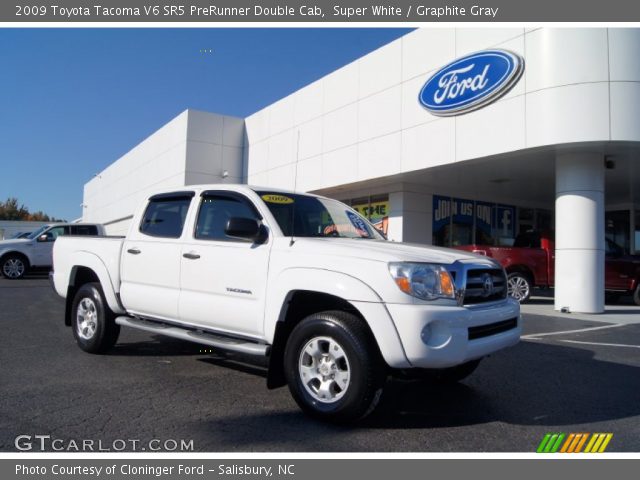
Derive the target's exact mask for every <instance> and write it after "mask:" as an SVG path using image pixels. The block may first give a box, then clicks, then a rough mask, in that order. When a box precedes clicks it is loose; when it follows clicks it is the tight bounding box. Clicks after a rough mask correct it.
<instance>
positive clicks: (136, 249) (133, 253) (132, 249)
mask: <svg viewBox="0 0 640 480" xmlns="http://www.w3.org/2000/svg"><path fill="white" fill-rule="evenodd" d="M127 252H128V253H131V254H132V255H138V254H139V253H141V252H140V249H138V248H130V249H129V250H127Z"/></svg>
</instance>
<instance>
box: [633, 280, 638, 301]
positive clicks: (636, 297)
mask: <svg viewBox="0 0 640 480" xmlns="http://www.w3.org/2000/svg"><path fill="white" fill-rule="evenodd" d="M633 303H635V304H636V305H638V306H640V281H638V285H636V289H635V290H634V291H633Z"/></svg>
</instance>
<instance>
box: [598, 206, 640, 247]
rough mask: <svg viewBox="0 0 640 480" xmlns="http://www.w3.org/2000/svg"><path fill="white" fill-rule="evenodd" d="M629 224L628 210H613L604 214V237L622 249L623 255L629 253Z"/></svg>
mask: <svg viewBox="0 0 640 480" xmlns="http://www.w3.org/2000/svg"><path fill="white" fill-rule="evenodd" d="M630 223H631V214H630V211H629V210H615V211H612V212H605V214H604V224H605V237H606V238H607V239H608V240H610V241H612V242H613V243H615V244H616V245H619V246H620V247H622V249H623V250H624V252H625V253H629V251H630V250H631V245H630V243H631V242H630V241H629V240H630V239H629V232H630V231H631V225H630ZM636 226H637V224H636Z"/></svg>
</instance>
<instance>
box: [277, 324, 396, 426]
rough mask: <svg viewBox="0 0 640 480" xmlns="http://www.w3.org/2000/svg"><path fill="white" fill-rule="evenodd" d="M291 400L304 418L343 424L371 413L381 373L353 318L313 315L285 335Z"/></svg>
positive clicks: (372, 345) (370, 342)
mask: <svg viewBox="0 0 640 480" xmlns="http://www.w3.org/2000/svg"><path fill="white" fill-rule="evenodd" d="M284 362H285V363H284V370H285V376H286V379H287V383H288V385H289V390H290V391H291V395H292V396H293V398H294V399H295V401H296V402H297V403H298V405H299V406H300V408H301V409H302V410H303V411H304V412H306V413H308V414H309V415H311V416H313V417H316V418H319V419H322V420H329V421H333V422H349V421H355V420H358V419H360V418H363V417H365V416H366V415H368V414H369V413H371V412H372V411H373V410H374V408H375V406H376V404H377V403H378V400H379V399H380V395H381V394H382V385H383V382H384V380H385V376H386V375H385V374H386V368H385V366H384V363H383V361H382V359H381V358H380V354H379V352H378V350H377V347H376V345H375V341H374V340H373V339H372V338H371V334H370V333H369V331H368V330H367V328H366V327H365V325H364V324H363V321H362V320H361V319H359V318H358V317H356V316H354V315H352V314H350V313H347V312H341V311H328V312H322V313H316V314H313V315H310V316H309V317H307V318H305V319H304V320H302V321H301V322H300V323H299V324H298V325H296V327H295V328H294V329H293V331H292V332H291V336H290V337H289V339H288V341H287V346H286V348H285V354H284Z"/></svg>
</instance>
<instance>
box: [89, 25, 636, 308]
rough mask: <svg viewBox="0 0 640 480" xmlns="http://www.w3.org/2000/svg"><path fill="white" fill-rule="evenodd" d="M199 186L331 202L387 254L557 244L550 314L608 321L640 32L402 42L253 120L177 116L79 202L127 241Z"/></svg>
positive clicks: (629, 216)
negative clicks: (142, 208)
mask: <svg viewBox="0 0 640 480" xmlns="http://www.w3.org/2000/svg"><path fill="white" fill-rule="evenodd" d="M492 56H493V57H496V58H498V57H499V56H502V57H503V58H507V60H500V61H506V62H507V63H505V65H506V66H505V69H506V70H505V72H504V76H501V77H500V78H491V74H492V72H493V70H495V68H498V67H496V65H497V64H496V63H491V61H493V60H491V59H489V60H487V58H488V57H492ZM509 59H510V60H509ZM498 60H499V59H498ZM508 62H511V63H513V64H509V63H508ZM487 65H488V66H487ZM492 69H493V70H492ZM503 77H504V78H503ZM492 89H493V90H492ZM427 97H429V98H427ZM430 98H431V99H430ZM202 183H248V184H250V185H259V186H264V187H270V188H283V189H296V190H297V191H308V192H314V193H319V194H322V195H326V196H329V197H333V198H337V199H339V200H343V201H345V202H347V203H349V204H351V205H352V206H354V207H355V208H357V209H358V210H359V211H360V212H362V213H364V214H365V215H367V216H369V217H370V218H371V220H372V221H373V222H374V223H377V224H379V225H380V226H381V227H382V228H384V230H385V232H386V234H387V236H388V238H389V239H391V240H394V241H404V242H416V243H424V244H433V245H440V246H457V245H466V244H471V243H478V244H480V243H482V244H487V243H490V244H494V245H512V244H513V241H514V238H515V236H516V235H517V234H518V233H520V232H525V231H527V230H531V229H536V230H540V231H551V230H554V231H555V245H556V253H555V269H556V287H555V308H556V309H557V310H560V309H563V308H567V309H568V310H569V311H574V312H585V313H598V312H602V311H603V309H604V258H605V250H606V242H605V238H608V239H610V240H612V241H614V242H615V243H617V244H619V245H620V246H622V247H623V248H624V249H626V250H627V251H628V252H630V253H634V252H635V253H640V29H619V28H531V29H529V28H500V29H497V28H429V29H419V30H416V31H413V32H411V33H409V34H407V35H405V36H404V37H402V38H400V39H398V40H396V41H394V42H392V43H390V44H388V45H385V46H383V47H382V48H380V49H378V50H376V51H374V52H372V53H370V54H368V55H366V56H364V57H362V58H360V59H358V60H356V61H354V62H352V63H350V64H348V65H346V66H344V67H342V68H340V69H339V70H336V71H335V72H333V73H330V74H329V75H327V76H325V77H323V78H320V79H318V80H317V81H315V82H313V83H312V84H310V85H308V86H306V87H304V88H302V89H301V90H298V91H296V92H294V93H292V94H291V95H289V96H287V97H285V98H283V99H281V100H279V101H277V102H276V103H274V104H272V105H270V106H268V107H266V108H264V109H263V110H260V111H258V112H256V113H254V114H253V115H251V116H249V117H247V118H235V117H229V116H224V115H219V114H216V113H209V112H201V111H194V110H186V111H184V112H183V113H182V114H180V115H178V116H177V117H176V118H174V119H173V120H171V121H170V122H169V123H167V124H166V125H164V126H163V127H162V128H160V129H159V130H158V131H157V132H155V133H154V134H153V135H151V136H150V137H149V138H147V139H146V140H144V141H143V142H142V143H140V144H139V145H137V146H135V147H134V148H133V149H132V150H131V151H129V152H128V153H127V154H125V155H124V156H123V157H121V158H120V159H118V160H116V161H115V162H114V163H113V164H112V165H110V166H109V167H108V168H106V169H105V170H104V171H103V172H101V173H100V174H98V175H96V177H95V178H93V179H92V180H91V181H90V182H88V183H87V184H86V185H85V187H84V200H83V207H84V208H83V220H84V221H88V222H101V223H104V224H105V226H106V229H107V232H108V233H110V234H116V235H117V234H125V233H126V230H127V228H128V225H129V222H130V221H131V218H132V214H133V212H134V209H135V208H136V206H137V205H138V204H139V202H140V201H142V200H143V199H144V198H145V197H146V196H147V195H148V193H149V192H150V191H152V190H154V189H159V188H168V189H170V188H178V187H181V186H184V185H194V184H202Z"/></svg>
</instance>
